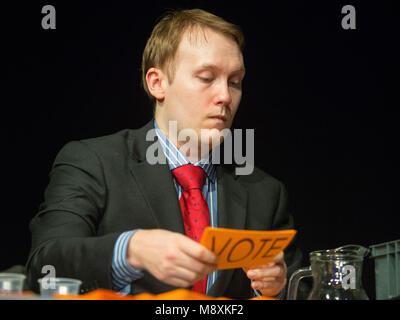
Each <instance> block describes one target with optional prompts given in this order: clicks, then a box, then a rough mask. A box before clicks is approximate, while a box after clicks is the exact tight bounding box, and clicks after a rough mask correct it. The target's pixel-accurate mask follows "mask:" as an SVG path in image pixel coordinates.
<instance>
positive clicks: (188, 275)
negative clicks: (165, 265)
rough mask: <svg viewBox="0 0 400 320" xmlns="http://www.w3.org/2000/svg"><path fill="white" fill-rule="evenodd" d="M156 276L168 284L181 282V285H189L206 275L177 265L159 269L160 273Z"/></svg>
mask: <svg viewBox="0 0 400 320" xmlns="http://www.w3.org/2000/svg"><path fill="white" fill-rule="evenodd" d="M156 278H158V279H159V280H160V281H162V282H165V283H168V284H173V285H177V284H178V283H179V286H181V287H188V286H190V285H192V284H194V283H195V282H197V281H199V280H201V279H203V278H204V275H203V274H199V273H196V272H193V271H192V270H188V269H186V268H181V267H177V266H175V267H173V268H171V269H169V270H159V274H158V275H156Z"/></svg>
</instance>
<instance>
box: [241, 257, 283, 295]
mask: <svg viewBox="0 0 400 320" xmlns="http://www.w3.org/2000/svg"><path fill="white" fill-rule="evenodd" d="M243 270H244V272H245V273H246V275H247V277H248V278H249V279H251V280H253V282H252V284H251V287H252V288H253V289H255V290H258V291H260V292H261V294H262V295H263V296H267V297H274V296H276V295H278V294H279V293H280V292H281V291H282V289H283V288H284V287H285V285H286V272H287V267H286V263H285V260H284V259H283V252H281V253H279V254H278V255H277V256H276V257H275V258H274V259H273V260H272V261H271V262H270V263H269V264H267V265H263V266H258V267H251V268H243Z"/></svg>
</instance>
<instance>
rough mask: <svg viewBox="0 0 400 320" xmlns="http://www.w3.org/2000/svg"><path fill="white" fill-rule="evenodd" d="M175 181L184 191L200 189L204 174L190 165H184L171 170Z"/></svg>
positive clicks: (200, 169) (198, 168) (201, 170)
mask: <svg viewBox="0 0 400 320" xmlns="http://www.w3.org/2000/svg"><path fill="white" fill-rule="evenodd" d="M172 174H173V175H174V177H175V179H176V180H177V181H178V183H179V184H180V185H181V187H182V188H183V189H184V190H190V189H202V187H203V182H204V178H205V172H204V170H203V169H202V168H200V167H196V166H194V165H192V164H185V165H183V166H181V167H178V168H175V169H174V170H172Z"/></svg>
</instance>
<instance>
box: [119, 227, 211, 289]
mask: <svg viewBox="0 0 400 320" xmlns="http://www.w3.org/2000/svg"><path fill="white" fill-rule="evenodd" d="M127 259H128V262H129V264H130V265H131V266H132V267H133V268H135V269H138V270H141V269H146V270H147V271H149V272H150V273H151V274H152V275H153V276H154V277H156V278H157V279H158V280H160V281H163V282H165V283H167V284H170V285H173V286H176V287H184V288H185V287H189V286H191V285H193V284H194V283H195V282H197V281H199V280H201V279H203V278H204V277H205V276H206V275H207V274H210V273H212V272H213V271H214V270H215V267H216V263H217V255H216V254H214V253H213V252H211V251H210V250H208V249H206V248H205V247H203V246H202V245H200V244H198V243H197V242H195V241H193V240H192V239H190V238H188V237H186V236H184V235H182V234H180V233H176V232H171V231H167V230H161V229H152V230H138V231H136V233H135V234H134V235H133V236H132V238H131V239H130V241H129V245H128V250H127Z"/></svg>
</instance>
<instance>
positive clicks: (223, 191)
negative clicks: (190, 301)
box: [208, 166, 247, 297]
mask: <svg viewBox="0 0 400 320" xmlns="http://www.w3.org/2000/svg"><path fill="white" fill-rule="evenodd" d="M231 169H232V168H230V167H224V166H217V183H218V185H217V194H218V227H220V228H231V229H244V228H245V226H246V205H247V194H246V189H245V188H243V187H242V186H241V185H240V184H239V182H238V181H237V176H235V175H234V173H233V172H231V171H232V170H231ZM234 271H235V269H229V270H221V271H218V272H219V273H218V278H217V280H216V281H215V283H214V285H213V286H212V287H211V288H210V291H209V293H208V294H209V295H211V296H215V297H218V296H223V295H224V292H225V290H226V288H227V286H228V284H229V283H230V280H231V278H232V276H233V273H234Z"/></svg>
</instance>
